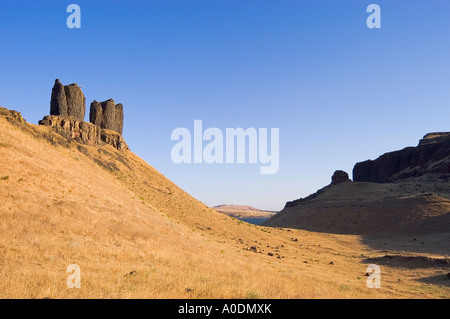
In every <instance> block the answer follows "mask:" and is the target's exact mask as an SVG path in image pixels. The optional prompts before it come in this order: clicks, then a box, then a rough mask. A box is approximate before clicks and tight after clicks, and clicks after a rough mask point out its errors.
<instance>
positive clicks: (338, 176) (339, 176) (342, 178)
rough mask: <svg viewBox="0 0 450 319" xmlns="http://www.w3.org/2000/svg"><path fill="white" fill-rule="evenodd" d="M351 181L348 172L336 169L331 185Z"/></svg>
mask: <svg viewBox="0 0 450 319" xmlns="http://www.w3.org/2000/svg"><path fill="white" fill-rule="evenodd" d="M346 182H351V180H350V179H349V178H348V174H347V172H344V171H340V170H338V171H335V172H334V174H333V176H331V185H337V184H341V183H346Z"/></svg>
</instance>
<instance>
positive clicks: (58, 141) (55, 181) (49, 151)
mask: <svg viewBox="0 0 450 319" xmlns="http://www.w3.org/2000/svg"><path fill="white" fill-rule="evenodd" d="M0 111H1V112H0V154H1V156H0V198H1V199H2V203H1V206H0V234H1V235H0V298H45V297H49V298H402V297H416V298H417V297H418V298H429V297H438V298H439V297H441V298H449V297H450V288H449V287H448V284H447V285H446V282H443V284H442V283H441V282H440V281H439V282H437V281H431V282H427V281H423V280H425V279H427V278H434V276H437V273H436V271H446V268H442V267H441V266H439V267H441V268H436V267H434V266H433V267H430V266H429V265H428V264H425V265H424V266H422V267H411V268H409V269H405V268H402V267H397V266H393V267H391V266H389V264H387V265H386V266H382V275H383V277H382V288H381V289H368V288H367V287H366V283H365V277H364V274H365V272H366V267H367V262H368V261H372V260H369V258H384V257H383V256H384V255H385V252H381V251H379V250H377V249H373V248H371V247H370V246H367V245H364V244H363V243H361V238H360V237H358V236H353V235H332V234H325V233H315V232H308V231H300V230H291V229H278V228H268V227H260V226H254V225H250V224H246V223H243V222H241V221H238V220H236V219H233V218H230V217H227V216H224V215H222V214H220V213H218V212H216V211H215V210H213V209H210V208H209V207H207V206H206V205H204V204H202V203H201V202H199V201H198V200H196V199H194V198H193V197H191V196H190V195H189V194H187V193H185V192H184V191H183V190H181V189H180V188H179V187H177V186H176V185H175V184H173V183H172V182H170V181H169V180H168V179H167V178H165V177H164V176H163V175H162V174H160V173H159V172H158V171H157V170H156V169H154V168H153V167H151V166H150V165H148V164H147V163H146V162H145V161H143V160H142V159H140V158H139V157H138V156H137V155H135V154H133V153H132V152H130V151H124V152H122V151H118V150H116V149H114V148H113V147H111V146H109V145H106V146H102V147H98V146H87V145H80V144H77V143H75V142H67V140H65V139H64V138H62V137H61V136H59V135H58V134H56V133H54V132H52V131H51V129H50V128H48V127H43V126H36V125H32V124H28V123H26V122H25V121H23V120H22V119H21V117H20V116H19V115H18V114H16V113H12V112H9V111H7V110H5V109H0ZM431 257H437V256H431ZM382 260H383V259H381V261H382ZM330 262H332V263H330ZM70 264H78V265H79V266H80V268H81V288H80V289H69V288H67V286H66V279H67V276H68V274H67V273H66V269H67V266H68V265H70ZM399 279H401V281H400V280H399ZM436 280H438V279H436ZM439 280H441V278H440V277H439Z"/></svg>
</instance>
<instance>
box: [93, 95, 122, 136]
mask: <svg viewBox="0 0 450 319" xmlns="http://www.w3.org/2000/svg"><path fill="white" fill-rule="evenodd" d="M123 118H124V116H123V105H122V104H120V103H119V104H116V103H115V102H114V100H113V99H109V100H107V101H104V102H100V103H99V102H97V101H94V102H92V103H91V109H90V112H89V121H90V122H91V123H92V124H95V125H97V126H98V127H100V128H102V129H107V130H112V131H115V132H117V133H119V134H122V131H123Z"/></svg>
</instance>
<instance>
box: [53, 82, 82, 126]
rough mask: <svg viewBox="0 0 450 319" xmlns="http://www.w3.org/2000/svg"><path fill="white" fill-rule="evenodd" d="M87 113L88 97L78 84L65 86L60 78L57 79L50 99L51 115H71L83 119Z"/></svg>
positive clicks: (76, 118)
mask: <svg viewBox="0 0 450 319" xmlns="http://www.w3.org/2000/svg"><path fill="white" fill-rule="evenodd" d="M85 113H86V98H85V97H84V94H83V92H82V91H81V88H80V87H79V86H78V85H77V84H76V83H73V84H70V85H66V86H64V85H63V84H62V83H61V81H60V80H59V79H56V80H55V85H54V86H53V89H52V97H51V100H50V115H57V116H70V117H73V118H74V119H75V120H78V121H83V120H84V115H85Z"/></svg>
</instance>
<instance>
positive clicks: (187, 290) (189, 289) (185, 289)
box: [184, 288, 194, 293]
mask: <svg viewBox="0 0 450 319" xmlns="http://www.w3.org/2000/svg"><path fill="white" fill-rule="evenodd" d="M184 291H185V292H187V293H190V292H194V289H192V288H184Z"/></svg>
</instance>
